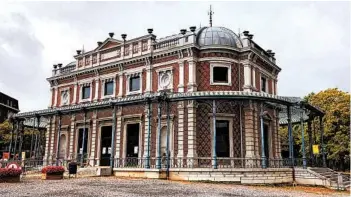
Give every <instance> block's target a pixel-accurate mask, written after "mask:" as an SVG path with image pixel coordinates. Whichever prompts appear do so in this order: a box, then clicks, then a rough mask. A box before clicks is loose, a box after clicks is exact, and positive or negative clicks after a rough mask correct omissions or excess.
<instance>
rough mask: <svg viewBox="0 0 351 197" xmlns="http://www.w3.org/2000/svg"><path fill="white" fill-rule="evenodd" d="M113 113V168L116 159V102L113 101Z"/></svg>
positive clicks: (111, 163) (111, 166) (111, 161)
mask: <svg viewBox="0 0 351 197" xmlns="http://www.w3.org/2000/svg"><path fill="white" fill-rule="evenodd" d="M112 106H113V114H112V123H113V124H112V138H111V156H110V168H111V171H112V170H113V166H114V159H115V138H116V104H115V103H112Z"/></svg>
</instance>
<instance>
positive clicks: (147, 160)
mask: <svg viewBox="0 0 351 197" xmlns="http://www.w3.org/2000/svg"><path fill="white" fill-rule="evenodd" d="M147 102H148V109H147V118H148V124H147V151H146V165H145V168H147V169H149V168H150V136H151V116H152V114H151V99H150V98H148V101H147Z"/></svg>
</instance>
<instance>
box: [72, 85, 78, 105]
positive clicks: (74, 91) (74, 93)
mask: <svg viewBox="0 0 351 197" xmlns="http://www.w3.org/2000/svg"><path fill="white" fill-rule="evenodd" d="M77 89H78V83H77V82H75V83H74V88H73V100H72V104H76V103H77Z"/></svg>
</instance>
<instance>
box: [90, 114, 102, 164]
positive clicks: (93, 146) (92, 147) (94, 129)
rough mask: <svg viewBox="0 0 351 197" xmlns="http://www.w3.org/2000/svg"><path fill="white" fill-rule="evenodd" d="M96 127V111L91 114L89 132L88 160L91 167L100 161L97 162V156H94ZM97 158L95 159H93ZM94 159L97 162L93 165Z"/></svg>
mask: <svg viewBox="0 0 351 197" xmlns="http://www.w3.org/2000/svg"><path fill="white" fill-rule="evenodd" d="M96 127H97V110H94V112H93V128H92V130H91V148H90V150H91V154H90V158H89V164H90V165H91V166H95V165H99V164H100V161H99V160H98V156H97V155H96V156H95V149H96V148H95V147H96V144H95V143H96ZM95 157H97V158H95ZM95 159H97V160H98V161H97V162H96V163H95Z"/></svg>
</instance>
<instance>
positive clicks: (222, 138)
mask: <svg viewBox="0 0 351 197" xmlns="http://www.w3.org/2000/svg"><path fill="white" fill-rule="evenodd" d="M216 155H217V157H230V144H229V121H228V120H217V121H216Z"/></svg>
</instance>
